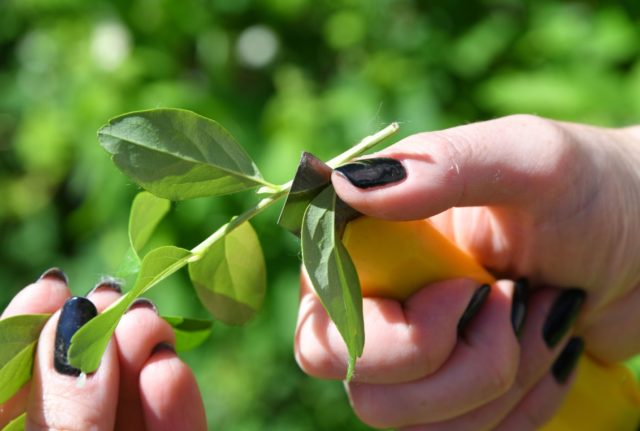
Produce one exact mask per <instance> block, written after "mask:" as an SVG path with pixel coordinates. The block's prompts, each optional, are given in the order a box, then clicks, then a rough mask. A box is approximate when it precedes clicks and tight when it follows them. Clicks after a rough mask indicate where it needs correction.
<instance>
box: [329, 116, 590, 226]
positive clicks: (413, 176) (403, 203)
mask: <svg viewBox="0 0 640 431" xmlns="http://www.w3.org/2000/svg"><path fill="white" fill-rule="evenodd" d="M576 148H577V147H576V146H575V145H574V144H573V142H572V140H571V139H569V138H568V134H567V133H566V127H565V126H564V125H560V124H559V123H555V122H552V121H549V120H545V119H542V118H538V117H534V116H525V115H517V116H511V117H505V118H501V119H498V120H493V121H487V122H482V123H475V124H470V125H465V126H461V127H456V128H453V129H448V130H444V131H441V132H434V133H423V134H418V135H414V136H411V137H409V138H407V139H405V140H403V141H401V142H399V143H398V144H396V145H394V146H392V147H390V148H388V149H386V150H384V151H382V152H380V153H378V154H376V156H377V157H384V158H392V159H394V160H397V161H399V162H401V164H402V165H403V166H404V169H405V170H406V175H404V176H403V175H399V174H398V170H399V169H401V168H398V167H397V166H395V165H393V164H390V163H389V161H388V160H384V159H383V160H379V161H377V162H376V161H374V162H373V163H368V164H367V165H364V166H363V165H361V164H358V163H354V164H351V165H348V166H346V167H343V168H338V170H337V171H336V172H334V174H333V177H332V181H333V184H334V186H335V188H336V192H337V193H338V195H339V196H340V197H341V198H342V199H343V200H344V201H346V202H347V203H348V204H349V205H351V206H352V207H354V208H356V209H357V210H359V211H361V212H362V213H364V214H367V215H370V216H374V217H378V218H384V219H394V220H413V219H419V218H427V217H430V216H433V215H435V214H438V213H440V212H442V211H444V210H446V209H448V208H451V207H456V206H479V205H504V204H508V205H513V206H518V205H525V204H530V203H531V202H534V203H539V202H540V196H549V190H555V191H558V192H559V190H558V189H559V188H561V186H562V185H564V186H568V184H572V183H574V182H573V181H572V179H573V177H575V176H577V175H580V169H581V168H584V165H583V164H581V163H580V162H581V160H580V157H579V154H578V151H577V150H576ZM349 178H350V179H349ZM559 179H562V181H561V183H562V184H559V181H558V180H559ZM376 184H379V186H377V187H376V186H375V185H376ZM552 184H553V185H554V187H553V188H551V187H550V185H552Z"/></svg>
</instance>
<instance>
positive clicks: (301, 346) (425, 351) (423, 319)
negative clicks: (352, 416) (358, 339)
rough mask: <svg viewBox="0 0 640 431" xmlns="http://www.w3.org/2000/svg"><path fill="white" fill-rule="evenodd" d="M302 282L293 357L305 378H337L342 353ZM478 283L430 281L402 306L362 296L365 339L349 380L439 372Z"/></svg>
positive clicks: (382, 380) (342, 364)
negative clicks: (304, 373)
mask: <svg viewBox="0 0 640 431" xmlns="http://www.w3.org/2000/svg"><path fill="white" fill-rule="evenodd" d="M309 286H310V283H309V281H308V279H307V278H306V276H303V278H302V298H301V303H300V313H299V318H298V328H297V330H296V337H295V340H296V343H295V354H296V359H297V361H298V364H299V365H300V367H301V368H302V369H303V370H304V371H305V372H306V373H308V374H310V375H313V376H315V377H319V378H325V379H343V378H344V376H345V375H346V364H347V363H348V352H347V349H346V346H345V343H344V341H343V340H342V337H341V336H340V333H339V332H338V330H337V329H336V327H335V325H334V324H333V323H332V322H331V320H330V319H329V316H328V315H327V313H326V311H325V310H324V308H323V307H322V304H321V303H320V300H319V299H318V297H317V296H316V295H315V293H314V292H312V290H311V288H310V287H309ZM477 289H478V284H477V283H475V282H473V281H471V280H466V279H459V280H453V281H448V282H441V283H434V284H431V285H429V286H428V287H427V288H425V289H421V290H420V291H419V292H417V293H416V294H415V295H413V296H412V297H411V298H409V299H408V300H407V301H406V302H405V303H404V304H401V303H400V302H398V301H395V300H389V299H382V298H364V302H363V312H364V321H365V334H366V341H365V347H364V353H363V355H362V357H361V358H359V359H358V361H357V362H356V371H355V373H354V377H353V381H356V382H368V383H398V382H404V381H411V380H415V379H418V378H421V377H424V376H426V375H428V374H431V373H433V372H434V371H435V370H437V369H438V368H440V366H441V365H442V364H443V363H444V361H445V360H446V359H447V358H448V357H449V355H450V354H451V352H452V351H453V349H454V346H455V343H456V339H457V325H458V321H459V320H460V317H461V316H462V315H463V312H464V310H465V308H466V307H467V305H468V304H469V301H470V298H471V297H472V296H473V294H474V292H475V291H476V290H477Z"/></svg>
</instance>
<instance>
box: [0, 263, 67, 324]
mask: <svg viewBox="0 0 640 431" xmlns="http://www.w3.org/2000/svg"><path fill="white" fill-rule="evenodd" d="M70 295H71V292H70V291H69V287H68V281H67V276H66V275H65V274H64V272H62V271H61V270H59V269H57V268H52V269H50V270H48V271H46V272H45V273H44V274H42V276H41V277H40V278H39V279H38V280H37V281H36V282H35V283H33V284H30V285H28V286H27V287H25V288H24V289H22V290H21V291H20V292H19V293H18V294H17V295H16V296H14V297H13V299H12V300H11V302H10V303H9V305H8V306H7V308H6V309H5V310H4V312H3V313H2V316H1V317H0V318H2V319H6V318H7V317H11V316H16V315H18V314H46V313H53V312H54V311H56V310H58V309H59V308H60V307H62V304H64V301H65V300H66V299H67V298H68V297H69V296H70Z"/></svg>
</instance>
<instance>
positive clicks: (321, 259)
mask: <svg viewBox="0 0 640 431" xmlns="http://www.w3.org/2000/svg"><path fill="white" fill-rule="evenodd" d="M336 203H337V196H336V194H335V191H334V190H333V187H331V186H328V187H327V188H326V189H325V190H323V191H322V192H321V193H320V194H319V195H318V196H316V197H315V199H314V200H313V201H312V202H311V204H309V206H308V207H307V210H306V211H305V214H304V218H303V221H302V234H301V248H302V262H303V264H304V267H305V268H306V270H307V273H308V274H309V278H310V280H311V284H312V285H313V288H314V289H315V291H316V293H317V294H318V297H319V298H320V301H321V302H322V305H323V306H324V308H325V309H326V310H327V313H328V314H329V317H330V318H331V320H332V321H333V322H334V323H335V325H336V327H337V328H338V331H339V332H340V335H342V338H343V339H344V341H345V343H346V345H347V349H348V350H349V366H348V371H347V380H350V379H351V377H352V375H353V370H354V366H355V361H356V358H358V357H359V356H361V355H362V350H363V349H364V317H363V314H362V292H361V291H360V281H359V279H358V274H357V272H356V269H355V266H354V265H353V261H352V260H351V257H350V256H349V253H348V252H347V250H346V249H345V247H344V246H343V245H342V241H341V240H340V237H339V234H340V230H341V229H340V226H339V223H337V222H336V220H338V219H339V218H340V217H339V216H340V215H339V214H336Z"/></svg>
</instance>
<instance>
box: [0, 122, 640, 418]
mask: <svg viewBox="0 0 640 431" xmlns="http://www.w3.org/2000/svg"><path fill="white" fill-rule="evenodd" d="M639 146H640V129H639V128H630V129H618V130H611V129H599V128H593V127H588V126H581V125H576V124H567V123H558V122H552V121H549V120H544V119H541V118H538V117H531V116H513V117H506V118H503V119H499V120H494V121H489V122H484V123H477V124H471V125H467V126H462V127H458V128H454V129H449V130H445V131H442V132H434V133H425V134H419V135H414V136H411V137H409V138H407V139H405V140H403V141H401V142H399V143H398V144H396V145H394V146H392V147H389V148H388V149H386V150H384V151H383V152H381V153H379V154H377V155H376V156H377V157H391V158H393V159H395V160H398V161H400V162H401V163H402V166H403V167H404V171H405V173H406V178H404V179H402V180H401V181H396V182H394V181H393V180H397V179H398V177H397V175H396V176H394V172H391V175H389V172H388V170H385V169H380V166H378V167H376V166H375V163H374V164H371V165H369V166H368V167H366V166H365V169H364V171H362V169H361V167H357V169H356V171H357V170H361V171H362V172H361V173H362V174H363V175H364V176H365V177H367V178H368V180H371V179H372V178H373V180H374V183H375V181H378V186H377V187H370V188H360V187H356V186H354V184H352V182H351V181H354V182H355V183H356V184H358V181H357V178H355V177H353V176H351V181H350V180H349V179H348V178H346V177H345V176H344V175H341V174H339V173H335V174H334V176H333V184H334V186H335V188H336V191H337V193H338V194H339V195H340V197H341V198H342V199H343V200H345V201H346V202H347V203H348V204H349V205H351V206H353V207H354V208H356V209H358V210H359V211H361V212H362V213H365V214H368V215H371V216H375V217H380V218H385V219H395V220H408V219H420V218H426V217H433V221H434V223H435V224H436V226H437V227H438V229H440V230H441V231H442V232H443V233H444V234H445V235H446V236H448V237H449V238H451V239H452V240H453V241H454V242H456V243H457V244H458V245H459V246H460V247H462V248H464V249H466V250H468V251H470V252H471V253H472V254H473V255H474V256H475V257H476V258H477V259H478V260H479V262H480V263H482V264H483V265H484V266H485V267H487V268H489V269H491V270H492V271H493V272H494V273H495V274H498V275H501V276H504V277H521V276H527V277H528V278H529V280H530V283H531V286H532V288H531V289H530V291H529V299H528V301H526V302H523V300H522V295H521V293H522V290H523V289H522V283H520V284H519V285H518V286H517V289H516V285H515V284H514V282H512V281H508V280H502V281H499V282H497V283H495V284H494V285H493V286H492V287H491V289H490V290H489V293H488V294H486V296H483V298H481V299H482V300H481V301H480V300H477V298H478V293H477V292H479V289H478V288H479V286H477V285H475V284H474V283H473V282H471V281H469V280H451V281H448V282H442V283H436V284H433V285H430V286H428V287H427V288H425V289H422V290H420V291H419V292H417V293H416V294H414V295H413V296H412V297H411V298H409V299H408V300H407V301H405V302H404V303H402V304H401V303H399V302H397V301H393V300H388V299H380V298H365V301H364V312H365V327H366V333H367V341H366V345H365V350H364V354H363V356H362V358H361V359H360V360H359V361H358V363H357V366H356V372H355V376H354V379H353V381H352V382H350V383H349V384H348V385H347V386H346V387H347V392H348V394H349V397H350V400H351V403H352V405H353V408H354V410H355V412H356V414H358V416H359V417H360V418H361V419H362V420H363V421H364V422H365V423H368V424H370V425H372V426H374V427H396V428H401V429H406V430H409V429H410V430H464V429H473V430H478V429H496V428H497V429H503V430H512V429H518V430H527V429H535V428H537V427H538V426H539V425H540V424H542V423H543V422H545V421H546V420H548V418H549V417H551V416H552V415H553V413H554V411H555V409H556V408H557V407H558V404H559V403H560V401H561V399H562V397H563V396H564V394H565V393H566V391H567V389H568V387H569V385H570V377H569V376H570V372H571V365H572V361H571V360H569V359H575V358H576V357H577V354H579V353H580V348H579V347H580V346H581V345H582V341H579V340H584V343H585V345H586V349H587V350H588V352H589V353H590V354H591V355H593V356H594V357H596V358H598V359H600V360H602V361H605V362H612V361H618V360H622V359H625V358H628V357H630V356H632V355H633V354H635V353H637V352H639V351H640V313H637V310H638V308H639V307H640V289H639V288H638V285H639V284H640V266H639V265H638V264H637V263H638V262H639V261H640V249H638V247H637V246H636V244H637V243H638V241H639V240H640V238H639V236H640V229H639V227H640V226H638V225H640V148H639ZM395 173H396V174H397V170H396V171H395ZM369 183H370V181H369ZM360 185H362V183H360ZM54 278H55V277H54ZM554 286H561V287H579V288H580V289H582V290H583V291H584V292H586V301H585V300H584V299H585V296H584V295H583V294H582V293H581V292H582V291H577V290H568V291H567V290H563V289H559V288H557V287H554ZM484 291H485V292H486V289H485V290H484ZM514 291H516V292H520V293H518V294H516V295H515V297H516V299H515V300H514ZM562 292H565V293H564V294H563V293H562ZM567 292H568V293H567ZM68 295H69V292H68V289H67V287H66V284H65V283H64V282H63V281H60V280H55V279H53V280H52V279H51V277H45V278H43V279H41V280H40V281H38V282H37V283H35V284H34V285H31V286H29V287H27V288H26V289H25V290H24V291H23V292H21V293H20V294H19V295H18V296H17V297H16V298H14V300H13V301H12V303H11V304H10V305H9V307H8V308H7V310H5V312H4V314H3V317H8V316H9V315H13V314H19V313H35V312H40V313H42V312H53V311H55V310H57V309H59V308H60V307H61V306H62V304H63V302H64V300H65V299H66V298H67V297H68ZM117 295H119V293H118V292H115V291H108V289H97V290H95V291H94V292H93V293H92V294H91V295H89V298H90V299H91V301H93V302H94V303H95V304H96V306H97V308H98V310H101V309H104V308H105V307H106V306H107V305H108V304H109V303H110V302H112V301H114V300H115V299H116V298H117ZM43 298H48V299H47V300H43ZM470 302H476V303H477V304H476V305H477V307H474V311H475V312H474V313H471V312H470V310H469V309H468V306H469V303H470ZM523 304H524V305H523ZM147 308H148V307H137V308H135V309H134V310H132V311H130V312H129V313H127V315H125V317H124V318H123V320H122V321H121V323H120V325H119V327H118V329H117V331H116V337H115V341H114V342H112V343H111V345H110V347H109V349H108V351H107V354H106V356H105V359H104V360H103V363H102V364H101V367H100V370H99V371H98V372H97V373H96V374H94V375H92V376H89V377H88V379H87V383H86V386H85V387H84V388H82V389H78V388H75V378H72V377H69V376H64V375H60V374H58V373H57V372H56V371H54V370H53V368H52V367H53V366H52V361H51V358H52V355H53V340H54V330H55V326H56V322H57V319H58V314H55V315H54V317H53V318H52V319H51V320H50V321H49V322H48V323H47V326H46V327H45V330H44V331H43V332H42V336H41V342H40V344H39V347H38V354H37V361H36V369H35V372H34V377H35V378H34V380H33V382H32V383H31V386H30V387H28V388H24V389H23V390H22V391H21V392H20V393H19V394H18V395H17V396H16V397H15V398H14V399H12V400H10V401H9V402H8V403H6V404H5V405H4V406H0V425H3V424H4V423H6V421H7V420H8V419H9V418H10V417H11V415H12V414H13V413H15V412H16V411H19V410H20V409H24V408H25V406H26V409H27V411H28V413H29V421H30V423H31V424H32V425H33V427H34V428H35V429H38V428H39V427H43V428H46V427H57V428H69V429H85V428H86V426H87V425H88V424H91V425H97V429H112V428H113V426H114V423H115V426H116V427H117V429H144V428H145V427H146V428H147V429H165V428H166V429H194V430H197V429H205V428H206V423H205V419H204V411H203V408H202V402H201V400H200V395H199V393H198V391H197V386H196V384H195V381H194V379H193V376H192V375H191V373H190V371H189V370H188V368H187V367H186V366H185V365H184V364H183V363H182V362H180V360H179V359H178V358H177V357H176V356H175V354H174V353H173V352H171V351H170V349H167V348H166V346H167V343H169V345H170V344H171V342H172V339H173V338H172V334H171V330H170V328H169V327H168V325H166V324H164V322H162V321H161V319H159V318H158V317H157V315H156V314H155V313H153V311H152V310H149V309H147ZM516 308H517V309H518V310H521V311H522V310H526V315H525V314H524V313H522V316H523V317H520V318H517V319H515V320H514V316H513V313H514V312H513V310H514V309H516ZM521 311H519V312H517V313H516V314H519V313H520V312H521ZM299 316H300V317H299V321H298V328H297V331H296V337H295V353H296V359H297V360H298V363H299V364H300V366H301V367H302V368H303V370H305V371H306V372H307V373H309V374H310V375H312V376H317V377H320V378H329V379H342V378H344V376H345V372H346V363H347V352H346V348H345V346H344V344H343V342H342V340H341V338H340V336H339V334H338V332H337V330H336V329H335V327H334V326H333V324H332V323H331V322H330V320H329V319H328V317H327V315H326V313H325V312H324V309H323V308H322V306H321V304H320V302H319V300H318V299H317V297H316V296H315V294H314V293H313V292H312V291H311V289H310V288H309V283H308V281H307V280H306V278H305V277H304V275H303V277H302V295H301V303H300V315H299ZM463 316H464V320H465V322H466V323H465V325H464V330H463V331H460V328H459V321H460V319H461V317H463ZM550 316H551V317H550ZM576 317H577V321H574V319H575V318H576ZM514 326H517V328H515V329H518V332H520V335H519V337H517V336H516V334H515V331H514ZM140 328H145V329H144V330H140ZM612 334H615V335H616V336H615V337H614V336H612ZM461 335H462V336H461ZM575 336H579V337H580V338H575ZM571 340H573V341H571ZM156 346H164V347H163V348H155V349H154V347H156ZM563 351H564V354H562V355H561V353H562V352H563ZM559 357H560V359H558V358H559ZM562 358H564V359H562ZM567 358H569V359H567ZM554 364H555V365H554ZM551 368H552V371H551V372H550V369H551ZM567 378H568V380H566V379H567Z"/></svg>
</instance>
